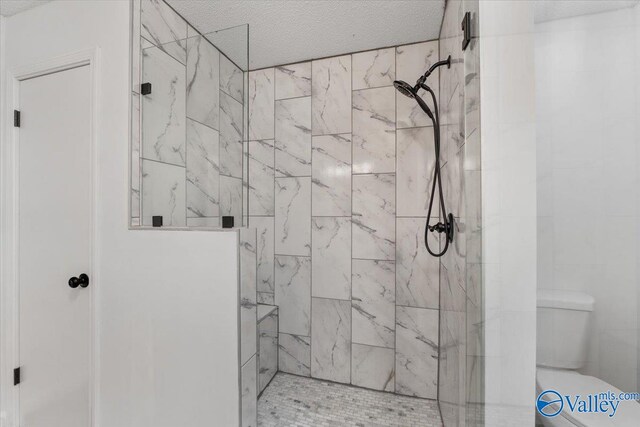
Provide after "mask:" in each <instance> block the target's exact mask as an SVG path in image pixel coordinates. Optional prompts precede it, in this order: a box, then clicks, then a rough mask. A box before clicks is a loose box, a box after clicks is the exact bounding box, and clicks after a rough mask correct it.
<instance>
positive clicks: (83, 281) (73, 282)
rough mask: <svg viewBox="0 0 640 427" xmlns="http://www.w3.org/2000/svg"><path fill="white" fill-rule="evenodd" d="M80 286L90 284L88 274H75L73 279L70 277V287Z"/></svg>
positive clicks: (83, 286)
mask: <svg viewBox="0 0 640 427" xmlns="http://www.w3.org/2000/svg"><path fill="white" fill-rule="evenodd" d="M78 286H80V287H81V288H86V287H87V286H89V276H87V275H86V274H84V273H82V274H81V275H80V276H78V277H75V276H74V277H72V278H71V279H69V287H70V288H73V289H75V288H77V287H78Z"/></svg>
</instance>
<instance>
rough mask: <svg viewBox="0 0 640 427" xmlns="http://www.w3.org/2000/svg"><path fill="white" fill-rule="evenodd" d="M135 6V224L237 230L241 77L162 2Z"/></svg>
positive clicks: (136, 0) (140, 1) (147, 0)
mask: <svg viewBox="0 0 640 427" xmlns="http://www.w3.org/2000/svg"><path fill="white" fill-rule="evenodd" d="M132 7H133V11H132V12H133V13H132V16H133V22H132V26H133V28H132V30H133V35H132V58H131V59H132V94H131V95H132V105H131V110H132V126H131V129H132V135H131V202H130V203H131V225H143V226H150V225H151V221H152V216H157V215H161V216H162V217H163V225H164V226H172V227H185V226H188V227H219V226H220V217H221V216H224V215H230V216H234V218H235V225H236V226H238V225H239V224H242V223H243V216H242V212H243V200H242V178H243V151H242V150H243V144H242V141H243V120H244V119H243V114H244V111H243V103H244V99H243V98H244V95H243V94H244V79H243V72H242V70H241V69H240V68H238V67H237V66H236V65H235V64H234V63H232V62H231V61H230V60H229V59H227V58H226V57H225V56H224V55H223V54H222V53H220V51H218V49H216V48H215V47H214V46H213V44H211V43H210V42H209V41H208V40H207V38H206V37H205V36H203V35H201V34H199V33H198V32H197V31H196V30H194V29H193V27H191V26H190V25H189V24H188V23H187V22H186V21H185V20H184V19H182V17H180V16H179V15H178V14H177V13H175V12H174V11H173V9H171V8H170V7H169V6H168V5H167V4H166V3H164V2H163V1H162V0H133V1H132ZM147 82H148V83H151V84H152V91H151V93H150V94H147V95H142V94H140V85H141V84H142V83H147Z"/></svg>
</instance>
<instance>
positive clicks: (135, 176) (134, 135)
mask: <svg viewBox="0 0 640 427" xmlns="http://www.w3.org/2000/svg"><path fill="white" fill-rule="evenodd" d="M130 213H131V218H139V217H140V95H138V94H137V93H134V92H132V93H131V211H130Z"/></svg>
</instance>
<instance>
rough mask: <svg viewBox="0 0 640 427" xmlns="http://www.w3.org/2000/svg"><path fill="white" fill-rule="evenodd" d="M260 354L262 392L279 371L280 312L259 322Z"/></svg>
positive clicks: (259, 369)
mask: <svg viewBox="0 0 640 427" xmlns="http://www.w3.org/2000/svg"><path fill="white" fill-rule="evenodd" d="M258 331H259V332H258V334H259V342H260V344H259V347H260V354H259V357H258V382H259V389H258V390H259V391H260V392H262V390H264V388H265V387H266V386H267V384H269V381H271V378H273V376H274V375H275V374H276V372H277V371H278V313H277V311H276V312H274V313H272V314H270V315H269V316H267V317H266V318H265V319H263V320H262V321H261V322H260V323H259V324H258Z"/></svg>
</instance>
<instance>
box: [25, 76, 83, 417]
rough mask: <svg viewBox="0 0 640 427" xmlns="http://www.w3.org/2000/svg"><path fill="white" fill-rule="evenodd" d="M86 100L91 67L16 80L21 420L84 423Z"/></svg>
mask: <svg viewBox="0 0 640 427" xmlns="http://www.w3.org/2000/svg"><path fill="white" fill-rule="evenodd" d="M90 107H91V74H90V68H89V66H83V67H78V68H73V69H69V70H65V71H60V72H56V73H52V74H48V75H44V76H40V77H36V78H32V79H29V80H24V81H22V82H20V111H21V124H20V128H19V135H20V137H19V142H18V150H19V160H18V167H19V184H18V185H19V193H18V198H19V212H18V214H19V216H18V218H19V234H18V245H19V276H18V277H19V283H18V287H19V343H20V346H19V360H20V368H21V382H20V384H19V385H18V387H20V390H19V395H20V398H19V406H20V426H21V427H58V426H59V427H63V426H64V427H76V426H77V427H87V426H90V425H91V398H90V390H91V367H92V363H91V357H92V356H91V352H92V342H91V331H92V326H91V321H92V315H91V310H92V308H91V292H92V288H93V286H92V284H91V281H90V279H91V273H92V272H91V259H92V257H91V250H92V236H91V227H92V221H91V206H92V205H91V204H92V191H93V190H92V184H91V182H92V181H91V164H92V162H91V128H90V119H91V108H90ZM81 273H85V274H87V275H88V277H89V285H88V287H86V288H83V287H81V286H78V287H76V288H71V287H70V286H69V283H68V282H69V279H70V278H71V277H78V276H79V275H80V274H81Z"/></svg>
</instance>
